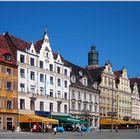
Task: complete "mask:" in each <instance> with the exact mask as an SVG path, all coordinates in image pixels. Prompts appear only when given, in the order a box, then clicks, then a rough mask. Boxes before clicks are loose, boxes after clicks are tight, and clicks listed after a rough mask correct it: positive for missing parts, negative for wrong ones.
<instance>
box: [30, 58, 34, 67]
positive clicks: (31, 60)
mask: <svg viewBox="0 0 140 140" xmlns="http://www.w3.org/2000/svg"><path fill="white" fill-rule="evenodd" d="M34 63H35V62H34V58H30V64H31V65H32V66H34V65H35V64H34Z"/></svg>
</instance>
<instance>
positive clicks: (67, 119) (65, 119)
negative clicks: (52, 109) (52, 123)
mask: <svg viewBox="0 0 140 140" xmlns="http://www.w3.org/2000/svg"><path fill="white" fill-rule="evenodd" d="M52 118H54V119H57V120H59V122H60V123H65V124H88V123H89V122H88V121H84V120H79V119H76V118H73V117H71V116H52Z"/></svg>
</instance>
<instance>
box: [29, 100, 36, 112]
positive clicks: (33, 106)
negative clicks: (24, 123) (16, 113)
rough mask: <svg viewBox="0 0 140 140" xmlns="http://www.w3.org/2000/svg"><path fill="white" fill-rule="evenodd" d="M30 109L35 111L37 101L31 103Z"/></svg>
mask: <svg viewBox="0 0 140 140" xmlns="http://www.w3.org/2000/svg"><path fill="white" fill-rule="evenodd" d="M30 109H31V110H35V101H34V100H31V101H30Z"/></svg>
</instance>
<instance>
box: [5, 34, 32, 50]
mask: <svg viewBox="0 0 140 140" xmlns="http://www.w3.org/2000/svg"><path fill="white" fill-rule="evenodd" d="M5 36H8V37H7V38H6V40H7V41H10V42H11V43H13V45H14V46H15V47H16V48H17V49H18V50H21V51H25V50H26V49H28V48H29V47H30V46H31V43H29V42H26V41H24V40H22V39H19V38H17V37H15V36H13V35H10V34H9V33H6V34H5Z"/></svg>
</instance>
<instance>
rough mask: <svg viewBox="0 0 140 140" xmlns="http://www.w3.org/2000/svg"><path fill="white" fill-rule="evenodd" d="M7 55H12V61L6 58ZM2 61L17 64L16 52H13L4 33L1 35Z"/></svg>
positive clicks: (0, 49) (0, 50)
mask: <svg viewBox="0 0 140 140" xmlns="http://www.w3.org/2000/svg"><path fill="white" fill-rule="evenodd" d="M5 55H10V56H11V57H12V59H11V61H8V60H6V59H5ZM0 61H1V62H4V63H7V64H12V65H16V59H15V57H14V54H13V53H12V52H11V49H10V47H9V45H8V43H7V41H6V39H5V37H4V36H3V35H0Z"/></svg>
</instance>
